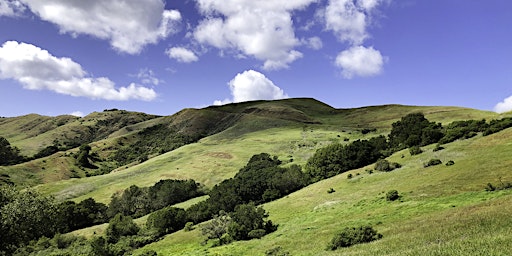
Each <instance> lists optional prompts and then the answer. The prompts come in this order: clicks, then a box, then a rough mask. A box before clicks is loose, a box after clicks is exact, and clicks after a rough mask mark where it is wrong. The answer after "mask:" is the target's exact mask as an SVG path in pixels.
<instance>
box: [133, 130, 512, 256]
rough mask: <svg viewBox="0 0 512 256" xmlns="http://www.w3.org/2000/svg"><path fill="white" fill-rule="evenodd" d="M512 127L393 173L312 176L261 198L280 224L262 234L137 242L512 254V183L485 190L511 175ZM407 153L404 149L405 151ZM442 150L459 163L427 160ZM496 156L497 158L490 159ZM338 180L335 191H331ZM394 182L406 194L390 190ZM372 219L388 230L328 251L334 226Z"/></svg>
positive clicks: (412, 159) (175, 249)
mask: <svg viewBox="0 0 512 256" xmlns="http://www.w3.org/2000/svg"><path fill="white" fill-rule="evenodd" d="M511 143H512V130H511V129H508V130H506V131H504V132H501V133H498V134H495V135H491V136H488V137H477V138H473V139H469V140H463V141H457V142H454V143H450V144H448V145H447V146H446V149H445V150H442V151H438V152H432V149H433V146H429V147H426V148H424V150H425V153H423V154H420V155H417V156H410V155H409V154H408V152H397V153H396V154H394V155H392V156H391V157H389V158H388V159H389V160H391V161H397V162H399V163H400V164H402V165H403V167H402V168H400V169H397V170H395V171H392V172H389V173H383V172H375V173H373V174H368V173H367V172H366V171H365V170H368V169H373V166H367V167H363V168H360V169H357V170H353V171H350V172H349V173H351V174H353V175H354V178H352V179H347V173H345V174H341V175H338V176H335V177H333V178H330V179H327V180H323V181H321V182H318V183H315V184H312V185H310V186H308V187H306V188H304V189H302V190H300V191H297V192H295V193H293V194H291V195H289V196H287V197H285V198H282V199H279V200H277V201H274V202H271V203H267V204H265V205H263V208H265V209H266V210H268V212H269V214H270V216H271V219H272V221H273V222H275V223H278V224H279V225H280V226H279V228H278V230H277V231H276V232H274V233H272V234H270V235H267V236H265V237H263V238H261V239H259V240H251V241H243V242H235V243H232V244H229V245H226V246H220V247H214V248H208V247H207V246H201V245H200V243H201V241H202V239H203V237H202V236H201V234H200V231H199V229H196V230H194V231H190V232H185V231H179V232H177V233H173V234H171V235H168V236H166V237H165V239H163V240H162V241H159V242H157V243H154V244H151V245H148V246H146V247H145V248H144V249H141V250H139V252H142V251H144V250H147V249H152V250H155V251H157V252H159V253H161V254H162V255H206V254H218V255H265V252H267V251H268V250H270V249H272V248H281V249H280V252H281V253H285V252H288V253H289V255H507V254H508V253H509V252H510V251H509V249H510V248H511V246H512V238H511V237H510V236H509V235H508V234H510V232H512V224H511V223H510V222H509V221H508V219H509V216H510V214H512V211H511V210H512V191H510V190H508V191H499V192H487V191H484V188H485V185H486V183H488V182H491V183H499V179H502V180H503V181H508V182H510V181H512V173H511V172H510V167H511V166H512V147H510V144H511ZM402 155H404V156H405V157H403V158H402ZM431 158H439V159H441V160H442V161H443V163H445V162H447V161H448V160H453V161H454V162H455V165H453V166H445V165H444V164H443V165H439V166H436V167H429V168H424V167H423V163H425V162H427V161H428V160H429V159H431ZM490 159H494V160H490ZM330 188H333V189H334V190H335V191H336V192H334V193H327V191H328V190H329V189H330ZM392 189H396V190H398V191H399V192H400V194H401V195H402V198H401V200H400V201H396V202H387V201H386V200H385V199H384V195H385V193H386V192H387V191H389V190H392ZM367 224H370V225H373V226H374V227H375V228H376V229H377V230H378V231H379V232H381V233H382V234H383V235H384V237H383V239H381V240H379V241H376V242H372V243H369V244H362V245H357V246H353V247H349V248H344V249H339V250H337V251H334V252H330V251H326V250H325V247H326V246H327V243H328V242H329V241H330V239H331V237H332V236H333V235H334V233H335V232H337V231H339V230H341V229H342V228H343V227H346V226H354V225H367Z"/></svg>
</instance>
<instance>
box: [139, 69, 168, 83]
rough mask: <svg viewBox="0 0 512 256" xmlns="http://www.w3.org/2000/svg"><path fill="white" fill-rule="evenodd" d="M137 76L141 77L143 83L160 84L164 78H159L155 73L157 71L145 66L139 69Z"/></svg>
mask: <svg viewBox="0 0 512 256" xmlns="http://www.w3.org/2000/svg"><path fill="white" fill-rule="evenodd" d="M137 78H139V80H140V82H141V83H142V84H152V85H159V84H160V83H161V82H163V81H162V80H160V79H158V78H157V77H156V75H155V72H154V71H153V70H151V69H149V68H143V69H140V70H139V73H138V74H137Z"/></svg>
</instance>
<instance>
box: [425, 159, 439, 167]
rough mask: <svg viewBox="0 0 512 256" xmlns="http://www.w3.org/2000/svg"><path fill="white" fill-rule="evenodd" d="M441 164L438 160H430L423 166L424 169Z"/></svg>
mask: <svg viewBox="0 0 512 256" xmlns="http://www.w3.org/2000/svg"><path fill="white" fill-rule="evenodd" d="M442 163H443V162H441V160H439V159H430V160H429V161H428V163H425V164H423V166H424V167H425V168H426V167H429V166H434V165H439V164H442Z"/></svg>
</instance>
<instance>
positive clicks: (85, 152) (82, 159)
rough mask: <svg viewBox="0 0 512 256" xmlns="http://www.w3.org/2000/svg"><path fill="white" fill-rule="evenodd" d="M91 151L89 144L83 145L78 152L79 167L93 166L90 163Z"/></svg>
mask: <svg viewBox="0 0 512 256" xmlns="http://www.w3.org/2000/svg"><path fill="white" fill-rule="evenodd" d="M90 151H91V146H89V145H87V144H83V145H82V146H80V148H79V151H78V156H77V158H76V160H77V161H78V165H79V166H82V167H86V168H89V167H90V166H91V164H90V163H89V152H90Z"/></svg>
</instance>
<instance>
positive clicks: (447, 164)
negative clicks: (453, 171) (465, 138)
mask: <svg viewBox="0 0 512 256" xmlns="http://www.w3.org/2000/svg"><path fill="white" fill-rule="evenodd" d="M454 164H455V162H454V161H453V160H450V161H448V162H446V166H452V165H454Z"/></svg>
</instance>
